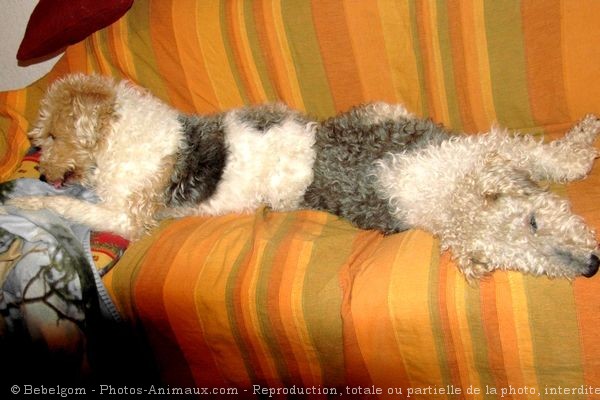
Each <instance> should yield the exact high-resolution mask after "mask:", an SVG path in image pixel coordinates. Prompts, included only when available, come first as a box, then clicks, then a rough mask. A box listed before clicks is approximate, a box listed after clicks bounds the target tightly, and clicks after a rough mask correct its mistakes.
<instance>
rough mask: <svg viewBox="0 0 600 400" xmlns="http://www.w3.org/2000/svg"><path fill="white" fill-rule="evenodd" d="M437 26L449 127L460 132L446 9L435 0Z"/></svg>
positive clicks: (442, 1) (442, 3)
mask: <svg viewBox="0 0 600 400" xmlns="http://www.w3.org/2000/svg"><path fill="white" fill-rule="evenodd" d="M437 25H438V34H439V43H440V55H441V58H442V65H443V66H444V68H443V72H444V86H445V88H446V105H447V107H448V114H449V116H450V121H449V122H450V127H451V128H452V129H455V130H462V127H463V125H462V120H461V118H460V112H459V110H458V96H457V94H456V82H455V81H454V68H453V66H454V62H453V57H452V44H451V42H450V28H449V26H448V9H447V7H446V0H437Z"/></svg>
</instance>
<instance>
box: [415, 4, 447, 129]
mask: <svg viewBox="0 0 600 400" xmlns="http://www.w3.org/2000/svg"><path fill="white" fill-rule="evenodd" d="M423 13H424V21H422V22H423V28H424V29H426V32H425V37H426V39H425V40H427V43H426V45H427V47H428V48H427V50H426V51H428V52H429V56H430V62H429V65H430V67H429V68H430V70H429V77H430V80H431V84H432V87H431V88H430V91H429V93H428V95H429V96H430V98H431V102H432V105H433V109H432V110H431V113H432V117H434V119H436V120H437V121H439V122H442V123H444V124H446V125H448V126H449V125H450V122H451V121H450V112H449V110H448V104H447V101H446V98H447V93H446V85H445V82H444V68H443V65H442V54H441V51H440V37H439V32H438V23H437V6H436V3H435V1H424V2H423Z"/></svg>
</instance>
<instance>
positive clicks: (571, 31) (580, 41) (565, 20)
mask: <svg viewBox="0 0 600 400" xmlns="http://www.w3.org/2000/svg"><path fill="white" fill-rule="evenodd" d="M560 15H561V19H560V21H561V23H562V25H561V30H562V34H563V41H562V48H561V49H555V51H562V53H563V54H564V56H563V62H564V65H563V68H564V78H565V91H566V98H567V100H568V102H569V111H570V114H571V120H576V119H579V118H580V117H581V116H582V115H584V114H586V113H590V112H594V113H597V114H600V102H599V101H598V99H600V80H599V79H598V66H599V65H600V51H598V43H600V24H599V23H598V15H600V2H599V1H597V0H578V1H562V2H561V13H560Z"/></svg>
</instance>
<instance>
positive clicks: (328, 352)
mask: <svg viewBox="0 0 600 400" xmlns="http://www.w3.org/2000/svg"><path fill="white" fill-rule="evenodd" d="M356 233H357V230H356V229H355V228H352V227H351V226H350V224H349V223H348V222H346V221H343V220H341V219H339V218H338V217H335V216H330V215H328V216H327V222H326V224H324V225H323V230H322V232H321V234H320V235H319V236H318V237H317V238H315V239H312V238H311V240H314V242H313V244H314V247H313V251H312V255H311V258H310V261H309V263H308V265H307V269H306V276H305V278H304V291H303V293H302V310H303V313H304V320H305V321H306V327H307V330H308V334H309V336H310V338H311V341H312V344H313V346H314V347H315V348H316V349H317V356H318V357H319V362H320V364H321V371H323V386H325V387H334V386H338V385H340V384H341V383H343V382H344V369H345V367H344V356H343V354H344V347H343V343H344V342H343V335H342V318H341V314H340V310H341V307H342V290H341V287H340V278H339V273H340V269H341V268H342V267H343V266H344V265H345V264H346V263H347V262H348V258H349V257H350V254H351V251H352V243H353V242H354V236H355V235H356Z"/></svg>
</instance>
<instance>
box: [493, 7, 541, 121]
mask: <svg viewBox="0 0 600 400" xmlns="http://www.w3.org/2000/svg"><path fill="white" fill-rule="evenodd" d="M484 7H485V9H484V15H485V26H486V34H487V43H488V57H489V60H490V74H491V78H492V79H491V81H492V95H493V98H494V105H495V108H496V115H497V117H498V122H499V123H500V124H501V125H504V126H507V127H509V128H527V127H532V126H534V121H533V118H532V115H531V109H530V107H529V93H528V89H527V75H526V73H527V65H526V62H525V49H524V44H523V27H522V25H521V13H520V11H521V9H520V2H519V1H517V0H494V1H486V2H484Z"/></svg>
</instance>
